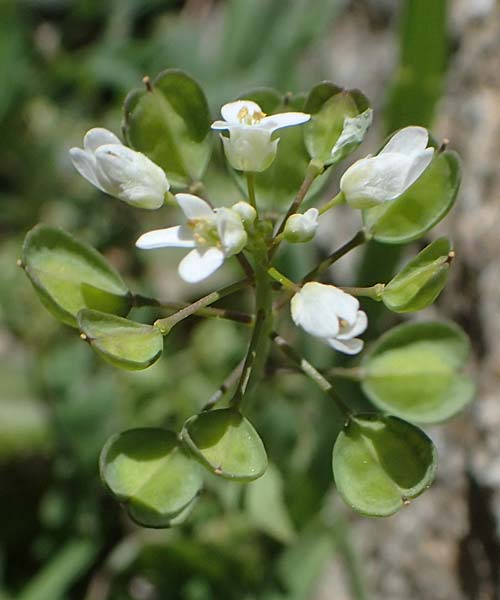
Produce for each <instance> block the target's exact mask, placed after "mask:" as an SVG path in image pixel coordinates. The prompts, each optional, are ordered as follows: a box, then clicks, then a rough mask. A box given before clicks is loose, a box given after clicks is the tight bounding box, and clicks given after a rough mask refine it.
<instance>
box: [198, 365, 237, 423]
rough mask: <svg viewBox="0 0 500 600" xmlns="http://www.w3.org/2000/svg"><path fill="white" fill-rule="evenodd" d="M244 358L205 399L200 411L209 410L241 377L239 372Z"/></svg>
mask: <svg viewBox="0 0 500 600" xmlns="http://www.w3.org/2000/svg"><path fill="white" fill-rule="evenodd" d="M244 362H245V360H244V359H243V360H242V361H241V362H240V364H239V365H237V366H236V367H235V368H234V369H233V370H232V371H231V373H229V375H228V376H227V377H226V379H224V381H223V383H222V384H221V385H220V387H219V388H218V389H217V390H216V391H215V392H214V393H213V394H212V395H211V396H210V398H209V399H208V400H207V402H206V404H205V406H204V407H203V408H202V411H207V410H211V409H212V408H213V407H214V406H215V405H216V404H217V402H219V400H220V399H221V398H222V397H223V396H224V394H225V393H226V392H227V391H228V390H229V388H231V387H232V386H233V385H234V384H235V383H236V382H237V381H238V380H239V379H240V377H241V372H242V370H243V365H244Z"/></svg>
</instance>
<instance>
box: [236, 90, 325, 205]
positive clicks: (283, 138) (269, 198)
mask: <svg viewBox="0 0 500 600" xmlns="http://www.w3.org/2000/svg"><path fill="white" fill-rule="evenodd" d="M240 99H244V100H253V101H254V102H257V104H259V105H260V107H261V108H262V110H263V111H264V112H265V113H266V114H269V115H273V114H278V113H283V112H289V111H299V112H300V111H302V110H303V108H304V98H303V97H302V96H300V95H296V96H289V95H287V96H284V97H283V96H282V95H281V94H279V92H277V91H275V90H272V89H270V88H260V89H256V90H253V91H251V92H248V93H246V94H242V95H241V96H240ZM303 127H304V126H303V125H298V126H296V127H286V128H284V129H280V130H279V131H278V132H276V133H275V134H274V135H275V136H277V137H279V140H280V141H279V144H278V152H277V154H276V158H275V159H274V162H273V163H272V165H271V166H270V167H269V169H267V170H265V171H263V172H262V173H256V175H255V190H256V195H257V200H258V204H259V206H261V207H262V208H264V209H266V210H278V211H281V210H283V208H286V207H287V206H288V205H289V204H290V203H291V201H292V200H293V198H294V196H295V194H296V193H297V191H298V190H299V188H300V186H301V184H302V181H303V180H304V177H305V174H306V170H307V166H308V164H309V155H308V153H307V150H306V147H305V144H304V133H303V131H302V128H303ZM236 178H237V181H238V182H239V185H240V187H241V189H243V190H246V187H245V183H244V180H243V178H242V177H241V176H239V175H236ZM316 189H317V187H316ZM313 192H314V189H313Z"/></svg>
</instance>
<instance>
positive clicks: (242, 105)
mask: <svg viewBox="0 0 500 600" xmlns="http://www.w3.org/2000/svg"><path fill="white" fill-rule="evenodd" d="M221 115H222V118H223V119H224V120H223V121H215V122H214V123H212V129H216V130H224V129H227V130H228V131H229V137H225V136H221V138H222V142H223V144H224V152H225V154H226V158H227V160H228V162H229V164H230V165H231V166H232V167H233V169H237V170H238V171H246V172H247V173H260V172H261V171H265V170H266V169H267V168H269V167H270V166H271V163H272V162H273V160H274V157H275V156H276V151H277V147H278V142H279V139H278V138H277V139H274V140H272V139H271V136H272V134H273V133H274V132H275V131H276V130H277V129H281V128H283V127H291V126H292V125H300V124H301V123H305V122H306V121H309V119H310V118H311V115H307V114H305V113H301V112H285V113H280V114H277V115H269V116H267V115H266V114H265V113H263V112H262V109H261V108H260V106H259V105H258V104H257V103H256V102H252V101H251V100H237V101H236V102H230V103H229V104H224V106H223V107H222V109H221Z"/></svg>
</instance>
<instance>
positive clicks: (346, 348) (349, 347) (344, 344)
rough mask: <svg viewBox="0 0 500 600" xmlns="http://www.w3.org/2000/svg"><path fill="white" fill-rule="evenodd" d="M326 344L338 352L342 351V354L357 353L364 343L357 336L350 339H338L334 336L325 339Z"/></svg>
mask: <svg viewBox="0 0 500 600" xmlns="http://www.w3.org/2000/svg"><path fill="white" fill-rule="evenodd" d="M327 342H328V345H329V346H331V347H332V348H333V349H334V350H338V351H339V352H343V353H344V354H359V353H360V352H361V350H363V346H364V345H365V344H364V342H363V340H360V339H359V338H353V339H352V340H343V341H340V340H338V339H335V338H331V339H329V340H327Z"/></svg>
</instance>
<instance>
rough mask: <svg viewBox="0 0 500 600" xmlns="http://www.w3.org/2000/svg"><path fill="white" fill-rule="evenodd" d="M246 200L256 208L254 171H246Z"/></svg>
mask: <svg viewBox="0 0 500 600" xmlns="http://www.w3.org/2000/svg"><path fill="white" fill-rule="evenodd" d="M246 178H247V189H248V202H249V204H251V205H252V206H253V207H254V208H255V210H257V200H256V199H255V173H246Z"/></svg>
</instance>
